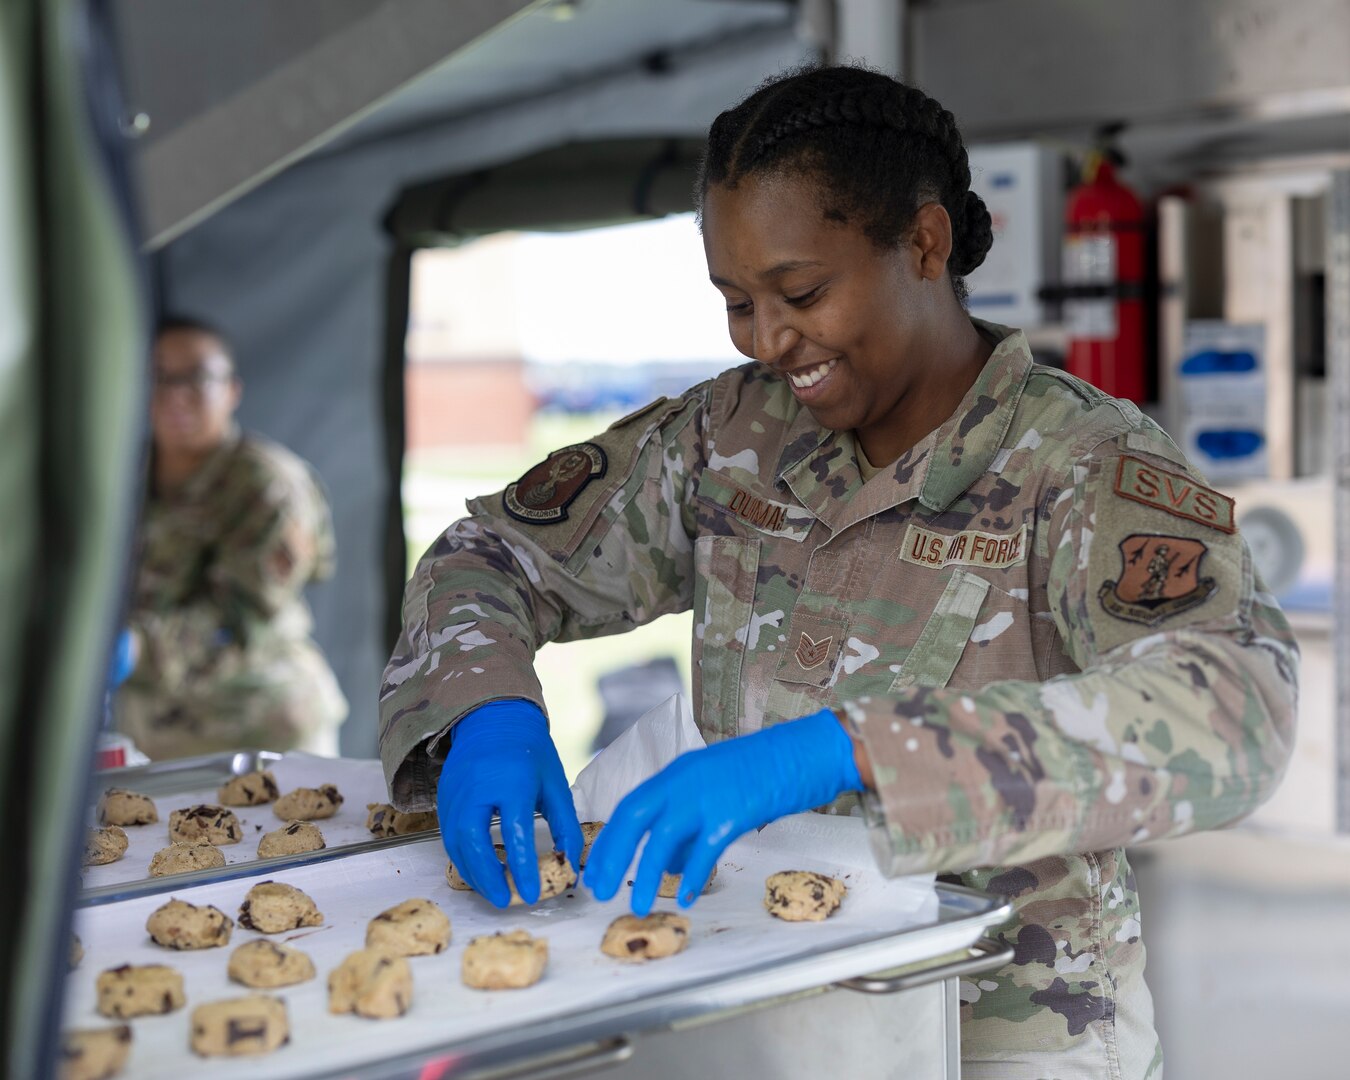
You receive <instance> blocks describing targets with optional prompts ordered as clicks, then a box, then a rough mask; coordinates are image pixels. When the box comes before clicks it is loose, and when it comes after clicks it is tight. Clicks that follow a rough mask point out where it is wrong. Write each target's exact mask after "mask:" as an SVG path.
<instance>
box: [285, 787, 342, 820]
mask: <svg viewBox="0 0 1350 1080" xmlns="http://www.w3.org/2000/svg"><path fill="white" fill-rule="evenodd" d="M341 805H342V795H341V794H340V793H339V792H338V789H337V788H335V787H334V786H333V785H332V784H323V785H321V786H320V787H317V788H312V787H298V788H296V789H295V790H294V791H288V792H286V794H285V795H283V796H281V798H279V799H278V800H277V801H276V802H275V803H273V804H272V812H273V813H274V814H276V816H277V817H279V818H281V820H282V821H315V820H317V819H318V818H330V817H332V816H333V815H334V814H336V813H337V812H338V807H339V806H341Z"/></svg>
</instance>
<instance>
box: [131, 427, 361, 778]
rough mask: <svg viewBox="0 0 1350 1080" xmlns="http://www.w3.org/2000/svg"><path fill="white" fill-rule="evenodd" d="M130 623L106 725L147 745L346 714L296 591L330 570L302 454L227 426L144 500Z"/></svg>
mask: <svg viewBox="0 0 1350 1080" xmlns="http://www.w3.org/2000/svg"><path fill="white" fill-rule="evenodd" d="M140 541H141V543H140V562H139V565H138V568H137V572H136V583H135V590H134V593H133V596H132V604H131V613H130V620H129V621H130V624H131V626H132V628H133V629H135V630H136V631H137V633H138V635H139V637H140V640H141V646H142V648H141V656H140V658H139V661H138V663H137V667H136V670H135V672H134V673H133V674H132V676H131V678H130V679H129V680H128V682H127V684H126V686H125V687H124V689H123V690H122V691H121V692H120V693H119V694H118V698H117V701H116V703H115V705H116V712H117V716H118V724H119V727H121V728H122V729H123V730H124V731H127V733H128V734H130V735H132V737H133V738H135V739H136V741H137V743H138V744H140V745H141V746H142V749H144V750H145V751H146V752H147V753H149V754H150V755H151V756H152V757H169V756H178V755H180V754H187V753H198V752H206V751H208V750H217V749H233V748H237V747H241V746H268V747H270V748H275V749H286V748H288V747H290V746H294V745H297V744H298V743H299V742H300V741H302V740H301V738H300V736H301V734H302V733H303V732H305V731H308V730H311V729H314V728H320V727H331V726H332V725H334V724H336V723H338V722H340V721H341V719H342V718H343V717H344V716H345V715H346V702H345V700H344V699H343V698H342V695H341V691H340V690H338V687H337V683H336V680H335V679H334V677H333V674H332V671H331V670H330V669H329V668H328V665H327V663H326V661H325V660H324V659H323V656H322V654H321V653H320V652H319V651H318V649H317V647H316V646H315V645H314V643H313V642H312V641H311V640H310V638H309V634H310V629H311V625H312V620H311V617H310V614H309V609H308V607H307V606H306V604H305V602H304V600H303V599H302V597H301V591H302V590H303V589H304V587H305V586H306V585H307V584H308V583H309V582H311V581H316V580H320V579H323V578H327V577H330V576H331V575H332V573H333V569H334V561H335V560H334V542H333V527H332V522H331V519H330V517H329V511H328V503H327V501H326V499H325V498H324V495H323V491H322V489H321V488H320V486H319V482H318V479H317V477H315V475H314V474H313V471H312V470H311V469H310V467H309V466H308V465H307V464H306V463H305V462H304V461H302V460H301V459H300V458H298V457H297V456H296V455H295V454H293V453H291V452H290V451H289V450H287V449H285V448H284V447H282V446H278V445H277V444H275V443H272V442H270V441H267V440H265V439H262V438H259V437H257V436H253V435H248V436H241V435H240V434H239V433H238V432H235V433H233V434H232V435H231V437H230V438H229V439H228V441H227V442H226V443H225V444H224V445H223V446H222V447H221V448H220V449H219V450H217V451H216V452H215V453H213V454H212V455H211V456H210V457H209V458H208V459H207V460H206V462H205V463H203V465H202V467H201V468H200V469H199V470H198V471H197V472H196V473H194V474H193V475H192V476H191V477H190V478H189V479H188V481H187V482H186V483H185V484H184V485H183V486H182V487H181V488H180V489H179V490H177V491H175V492H173V493H172V494H171V495H169V496H166V497H151V498H150V499H148V500H147V503H146V506H145V509H144V513H143V516H142V522H141V536H140Z"/></svg>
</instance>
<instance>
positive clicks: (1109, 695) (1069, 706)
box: [845, 434, 1298, 874]
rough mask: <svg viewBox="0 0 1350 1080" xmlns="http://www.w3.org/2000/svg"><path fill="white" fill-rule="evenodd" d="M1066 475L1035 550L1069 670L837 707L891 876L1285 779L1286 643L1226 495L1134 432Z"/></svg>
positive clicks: (1209, 812) (1228, 817) (1017, 850)
mask: <svg viewBox="0 0 1350 1080" xmlns="http://www.w3.org/2000/svg"><path fill="white" fill-rule="evenodd" d="M1072 469H1073V474H1072V477H1071V478H1068V479H1067V483H1066V484H1065V487H1064V490H1063V491H1062V492H1060V493H1058V496H1057V498H1056V497H1055V496H1054V493H1053V492H1052V493H1051V497H1050V498H1048V499H1045V500H1042V503H1041V505H1042V507H1043V509H1042V510H1041V511H1040V515H1041V516H1040V519H1039V520H1038V521H1037V526H1036V527H1037V530H1038V533H1039V534H1040V535H1038V537H1037V542H1036V549H1037V551H1038V552H1039V553H1041V554H1042V555H1043V556H1044V559H1043V565H1045V566H1047V567H1048V571H1047V572H1046V579H1047V580H1046V582H1045V586H1046V590H1047V598H1048V602H1049V607H1050V611H1051V612H1052V614H1053V617H1054V619H1055V622H1056V624H1057V627H1058V630H1059V633H1060V635H1061V637H1062V638H1063V641H1064V643H1065V646H1066V647H1067V648H1068V650H1069V652H1070V655H1071V656H1072V658H1073V660H1074V662H1075V663H1076V664H1077V665H1078V667H1079V668H1081V671H1079V672H1076V673H1073V674H1069V675H1062V676H1058V677H1056V678H1053V679H1050V680H1048V681H1046V682H1044V683H1039V682H998V683H993V684H990V685H989V686H986V687H984V688H983V689H982V690H979V691H974V692H970V691H967V692H962V691H959V690H955V689H950V688H928V689H923V688H920V689H916V690H915V691H913V692H912V693H910V694H908V695H907V696H904V697H902V698H899V699H890V700H885V701H883V700H869V699H863V700H860V701H854V702H849V703H847V704H846V706H845V710H846V715H847V717H848V721H849V724H850V725H851V728H852V730H853V732H854V733H855V735H856V737H857V738H858V739H859V740H860V741H861V742H862V743H863V745H864V747H865V751H866V753H867V755H868V758H869V760H870V762H871V765H872V769H873V773H874V776H875V782H876V790H875V792H871V793H868V794H867V795H865V796H864V806H865V809H866V812H867V814H868V816H869V818H870V820H871V824H872V825H873V826H874V828H873V831H872V838H873V846H874V849H875V850H876V852H877V855H878V859H879V862H880V864H881V866H882V867H883V869H884V870H886V871H887V872H889V873H894V874H901V873H913V872H917V871H920V870H931V869H939V870H949V871H961V870H966V869H970V868H973V867H981V866H998V865H1005V864H1009V863H1025V862H1028V861H1031V860H1034V859H1037V858H1040V857H1042V856H1045V855H1051V854H1062V853H1068V852H1083V851H1099V850H1104V849H1110V848H1116V847H1121V846H1125V845H1131V844H1139V843H1142V842H1144V841H1146V840H1156V839H1160V838H1163V837H1170V836H1176V835H1180V834H1182V833H1185V832H1189V831H1191V830H1195V829H1207V828H1214V827H1216V826H1220V825H1223V824H1225V823H1229V822H1232V821H1234V820H1236V819H1238V818H1240V817H1242V816H1244V815H1245V814H1247V813H1249V812H1250V811H1251V810H1253V809H1254V808H1255V807H1256V806H1257V805H1259V804H1260V803H1261V802H1262V801H1263V800H1264V799H1266V798H1267V797H1268V796H1269V794H1270V793H1271V792H1272V791H1273V790H1274V788H1275V786H1276V785H1277V784H1278V782H1279V780H1280V777H1281V776H1282V775H1283V771H1284V767H1285V765H1286V763H1287V760H1288V756H1289V753H1290V750H1291V748H1292V743H1293V734H1294V716H1295V706H1296V698H1297V665H1298V649H1297V645H1296V643H1295V641H1294V638H1293V635H1292V633H1291V631H1290V628H1289V624H1288V622H1287V621H1286V620H1285V618H1284V615H1283V613H1282V612H1281V611H1280V609H1279V607H1278V606H1277V604H1276V602H1275V600H1274V598H1273V597H1271V596H1270V595H1268V594H1266V593H1265V592H1264V587H1263V586H1262V585H1261V583H1260V581H1259V578H1257V577H1256V575H1255V574H1254V572H1253V568H1252V563H1251V555H1250V553H1249V551H1248V549H1247V546H1246V544H1245V542H1244V541H1243V540H1242V538H1241V536H1240V535H1238V533H1237V531H1236V526H1235V523H1234V514H1233V505H1232V501H1231V500H1229V499H1227V498H1226V497H1225V496H1223V495H1221V494H1219V493H1218V492H1214V491H1211V490H1210V489H1208V488H1206V487H1204V486H1203V485H1201V484H1200V483H1199V482H1198V480H1197V479H1196V478H1195V477H1194V476H1193V475H1191V473H1190V471H1189V470H1188V468H1187V466H1186V465H1185V464H1184V463H1182V462H1180V461H1177V460H1170V455H1168V454H1165V453H1164V452H1163V447H1162V446H1161V445H1159V444H1152V443H1150V441H1149V440H1148V439H1147V438H1146V437H1143V436H1140V435H1138V434H1130V435H1127V436H1124V435H1123V436H1121V437H1120V438H1119V439H1118V440H1112V441H1110V442H1108V443H1106V444H1104V445H1103V446H1101V447H1098V449H1097V450H1096V451H1095V452H1093V453H1091V454H1089V455H1088V456H1087V457H1086V458H1084V459H1082V460H1080V461H1078V462H1076V463H1075V464H1074V465H1073V466H1072ZM1047 504H1048V505H1047ZM1035 584H1036V583H1035V582H1034V580H1033V587H1035Z"/></svg>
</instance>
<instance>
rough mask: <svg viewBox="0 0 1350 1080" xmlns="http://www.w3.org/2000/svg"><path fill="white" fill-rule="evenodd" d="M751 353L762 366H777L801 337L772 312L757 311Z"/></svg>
mask: <svg viewBox="0 0 1350 1080" xmlns="http://www.w3.org/2000/svg"><path fill="white" fill-rule="evenodd" d="M752 333H753V334H754V339H753V341H752V342H751V352H752V355H753V356H754V358H755V359H756V360H758V361H759V362H760V363H761V364H775V363H777V362H778V361H779V360H781V359H782V358H783V356H784V355H786V353H787V351H788V350H789V349H791V348H792V346H793V345H794V344H796V342H797V340H798V338H799V337H800V335H799V334H798V333H797V332H796V331H795V330H793V329H792V327H791V326H789V325H788V324H787V322H785V321H784V320H783V319H782V318H780V317H779V316H778V315H777V314H775V313H774V312H772V311H769V312H764V311H763V310H762V309H756V311H755V321H754V326H753V328H752Z"/></svg>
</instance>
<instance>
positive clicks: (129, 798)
mask: <svg viewBox="0 0 1350 1080" xmlns="http://www.w3.org/2000/svg"><path fill="white" fill-rule="evenodd" d="M158 820H159V811H158V810H156V809H155V804H154V801H153V800H152V799H151V798H150V796H149V795H142V794H141V793H140V792H139V791H128V790H127V789H126V788H117V787H114V788H109V789H108V790H107V791H105V792H104V793H103V797H102V798H101V799H99V801H98V821H99V824H100V825H153V824H154V823H155V822H157V821H158Z"/></svg>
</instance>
